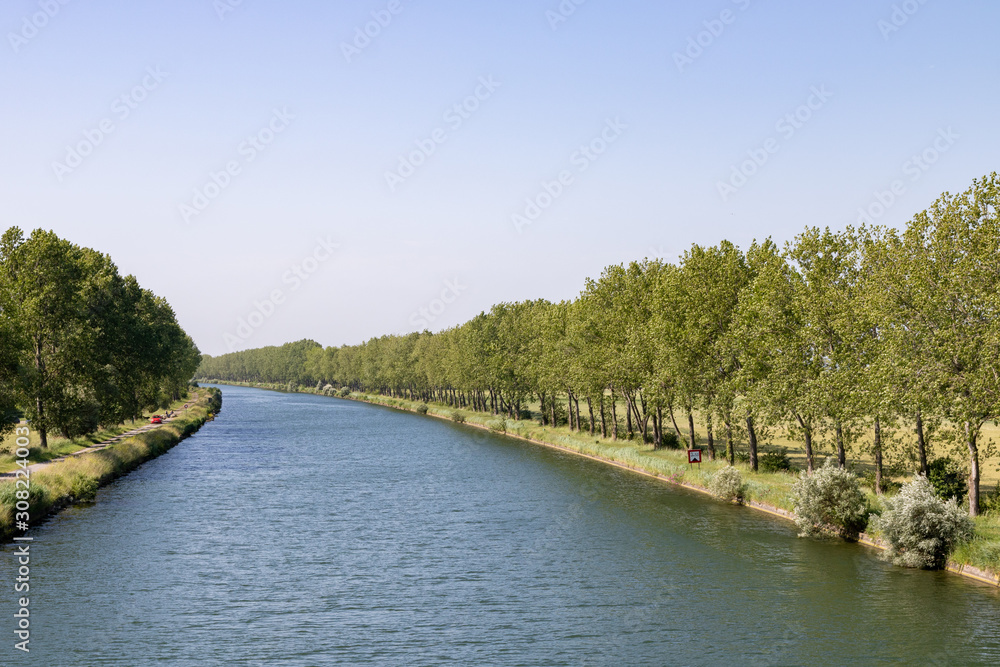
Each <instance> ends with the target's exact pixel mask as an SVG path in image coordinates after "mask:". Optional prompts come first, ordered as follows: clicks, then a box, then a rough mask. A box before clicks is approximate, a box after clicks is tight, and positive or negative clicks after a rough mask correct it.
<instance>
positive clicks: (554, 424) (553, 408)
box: [549, 392, 559, 428]
mask: <svg viewBox="0 0 1000 667" xmlns="http://www.w3.org/2000/svg"><path fill="white" fill-rule="evenodd" d="M549 400H550V403H549V410H551V411H552V428H555V427H557V426H559V422H557V421H556V392H552V398H551V399H549Z"/></svg>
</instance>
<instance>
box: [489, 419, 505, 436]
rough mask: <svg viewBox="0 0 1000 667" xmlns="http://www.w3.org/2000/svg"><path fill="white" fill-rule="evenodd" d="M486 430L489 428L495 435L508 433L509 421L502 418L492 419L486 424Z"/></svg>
mask: <svg viewBox="0 0 1000 667" xmlns="http://www.w3.org/2000/svg"><path fill="white" fill-rule="evenodd" d="M486 428H488V429H489V430H490V431H492V432H493V433H506V432H507V420H506V419H505V418H503V417H500V418H499V419H492V420H490V421H488V422H486Z"/></svg>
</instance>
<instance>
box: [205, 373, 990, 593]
mask: <svg viewBox="0 0 1000 667" xmlns="http://www.w3.org/2000/svg"><path fill="white" fill-rule="evenodd" d="M206 382H213V381H212V380H206ZM216 383H217V384H231V385H234V386H244V387H256V388H260V389H270V390H274V391H288V386H287V385H278V384H266V383H248V382H216ZM296 391H297V392H300V393H311V394H318V395H323V392H322V391H317V390H315V389H313V388H311V387H298V388H297V389H296ZM337 397H338V398H345V399H349V400H356V401H361V402H365V403H370V404H373V405H382V406H385V407H390V408H395V409H398V410H405V411H408V412H415V413H418V414H426V415H428V416H431V417H437V418H439V419H446V420H450V421H454V422H457V423H463V424H465V425H467V426H472V427H474V428H480V429H483V430H488V431H491V432H494V433H498V434H504V435H508V436H511V437H514V438H519V439H521V440H525V441H528V442H531V443H534V444H536V445H542V446H545V447H551V448H554V449H559V450H562V451H565V452H569V453H572V454H576V455H579V456H584V457H586V458H590V459H592V460H595V461H600V462H602V463H605V464H609V465H614V466H616V467H619V468H624V469H627V470H631V471H633V472H636V473H638V474H642V475H645V476H648V477H653V478H656V479H658V480H660V481H663V482H666V483H668V484H673V485H676V486H681V487H684V488H687V489H690V490H692V491H697V492H700V493H704V494H707V495H711V493H710V492H709V490H708V487H709V483H710V481H711V478H712V476H713V475H714V474H715V472H717V471H718V470H719V469H721V468H723V467H725V465H727V464H726V462H725V461H722V460H717V461H708V460H706V461H705V462H703V463H702V464H701V465H695V466H691V465H689V464H688V463H687V455H686V452H685V451H684V450H668V449H660V450H653V449H652V447H651V446H649V445H644V444H641V443H638V442H635V441H626V440H618V441H614V440H611V439H606V438H601V437H600V436H599V435H590V434H589V433H586V432H579V431H570V430H569V429H568V428H566V427H558V428H552V427H549V426H541V425H539V424H538V423H537V422H536V421H529V420H522V421H514V420H507V419H502V418H499V417H495V416H493V415H489V414H483V413H479V412H474V411H471V410H462V409H456V408H452V407H450V406H447V405H441V404H434V403H431V404H423V403H420V402H416V401H409V400H406V399H401V398H389V397H386V396H379V395H371V394H364V393H356V392H352V393H350V394H349V395H347V396H339V395H338V396H337ZM424 406H426V412H424ZM737 468H740V469H741V472H742V473H743V477H744V480H745V481H746V484H747V494H746V500H745V502H744V504H745V505H746V506H747V507H750V508H752V509H755V510H758V511H763V512H766V513H768V514H771V515H773V516H777V517H780V518H782V519H785V520H788V521H794V519H795V514H794V503H793V501H792V498H791V489H792V485H793V484H794V483H795V481H796V480H797V479H798V475H797V474H794V473H786V472H777V473H753V472H751V471H750V470H749V466H746V465H742V464H739V463H737ZM869 503H870V504H871V505H872V506H874V507H879V506H880V504H881V501H880V500H879V498H878V496H876V495H875V494H874V493H869ZM859 541H860V542H861V543H862V544H864V545H866V546H869V547H872V548H875V549H884V547H883V546H882V545H881V544H880V543H879V540H878V536H877V535H862V537H861V539H860V540H859ZM947 569H948V570H949V571H951V572H955V573H956V574H961V575H963V576H966V577H969V578H971V579H975V580H977V581H981V582H983V583H986V584H990V585H993V586H1000V518H998V517H992V516H981V517H977V518H976V536H975V537H974V538H973V540H972V541H971V542H969V543H966V544H964V545H961V546H960V547H959V548H958V549H957V550H956V551H955V553H954V554H953V555H952V560H951V562H949V564H948V566H947Z"/></svg>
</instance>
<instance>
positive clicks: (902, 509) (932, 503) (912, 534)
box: [872, 475, 973, 569]
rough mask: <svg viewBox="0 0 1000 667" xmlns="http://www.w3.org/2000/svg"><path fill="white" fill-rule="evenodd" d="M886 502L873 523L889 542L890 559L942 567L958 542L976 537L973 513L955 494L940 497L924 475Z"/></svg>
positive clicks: (929, 567)
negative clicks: (970, 513)
mask: <svg viewBox="0 0 1000 667" xmlns="http://www.w3.org/2000/svg"><path fill="white" fill-rule="evenodd" d="M884 503H885V507H886V509H885V511H884V512H882V515H881V516H873V517H872V525H873V527H874V528H875V530H877V531H878V532H879V533H880V534H881V536H882V538H883V539H885V541H886V542H887V543H888V545H889V548H888V549H887V550H886V552H885V557H886V559H887V560H891V561H892V562H893V563H895V564H896V565H902V566H904V567H919V568H925V569H940V568H942V567H944V566H945V565H947V563H948V554H950V553H951V550H952V549H953V548H954V546H955V544H956V543H957V542H961V541H963V540H968V539H970V538H971V537H972V530H973V523H972V519H970V518H969V515H968V514H966V513H965V512H964V511H962V509H961V508H960V507H959V506H958V503H957V502H956V500H955V499H954V498H952V499H951V500H948V501H947V502H946V501H944V500H942V499H941V498H939V497H938V496H937V495H936V494H935V493H934V487H932V486H931V483H930V481H928V479H927V478H926V477H924V476H923V475H918V476H917V477H916V478H914V480H913V481H912V482H910V483H909V484H907V485H906V486H904V487H903V488H902V489H901V490H900V492H899V494H898V495H897V496H896V497H895V498H887V499H886V500H885V501H884Z"/></svg>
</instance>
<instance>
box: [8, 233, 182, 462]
mask: <svg viewBox="0 0 1000 667" xmlns="http://www.w3.org/2000/svg"><path fill="white" fill-rule="evenodd" d="M200 358H201V355H200V353H199V351H198V349H197V347H195V345H194V342H193V341H192V340H191V338H190V337H189V336H188V335H187V334H186V333H185V332H184V330H183V329H181V327H180V326H179V325H178V323H177V320H176V318H175V316H174V312H173V310H172V309H171V308H170V306H169V304H167V302H166V301H165V300H164V299H162V298H161V297H158V296H156V295H155V294H153V293H152V292H150V291H149V290H146V289H143V288H142V287H140V286H139V284H138V283H137V282H136V280H135V278H134V277H133V276H126V277H122V276H121V275H119V273H118V267H117V266H115V264H114V262H112V261H111V258H110V257H109V256H108V255H105V254H102V253H100V252H97V251H96V250H92V249H90V248H82V247H80V246H77V245H74V244H73V243H70V242H69V241H67V240H65V239H61V238H59V237H58V236H57V235H56V234H55V233H53V232H51V231H44V230H41V229H36V230H35V231H34V232H32V234H31V236H30V237H27V238H25V236H24V233H23V232H22V231H21V230H20V229H19V228H17V227H11V228H10V229H8V230H7V231H6V232H5V233H4V234H3V237H2V238H0V434H2V433H3V432H5V431H7V430H9V429H10V428H12V427H13V425H14V424H16V423H17V421H18V420H19V419H20V417H21V416H22V415H23V416H24V417H26V418H27V419H28V420H29V421H30V422H31V426H32V428H33V429H34V430H35V431H36V432H37V433H38V435H39V438H40V441H41V446H42V447H43V448H44V447H48V434H49V433H50V432H59V433H61V434H62V435H63V436H64V437H76V436H81V435H86V434H89V433H92V432H94V431H96V430H97V429H98V428H99V427H101V426H111V425H116V424H120V423H123V422H124V421H126V420H129V419H135V418H137V417H141V416H142V414H143V411H144V410H145V409H148V408H156V407H165V406H166V405H168V404H169V402H170V401H171V400H176V399H177V398H179V397H181V396H182V395H183V394H184V392H186V389H187V386H188V383H189V381H190V380H191V378H192V377H193V376H194V371H195V370H196V369H197V367H198V363H199V360H200Z"/></svg>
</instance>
